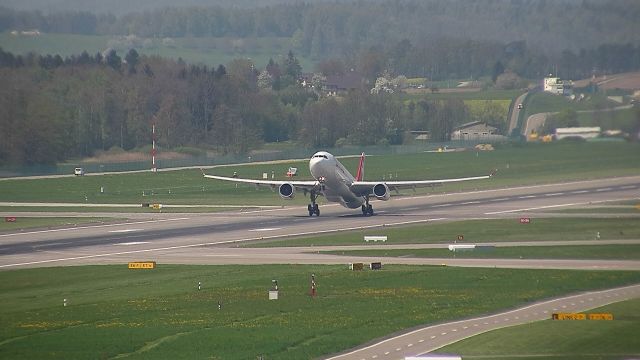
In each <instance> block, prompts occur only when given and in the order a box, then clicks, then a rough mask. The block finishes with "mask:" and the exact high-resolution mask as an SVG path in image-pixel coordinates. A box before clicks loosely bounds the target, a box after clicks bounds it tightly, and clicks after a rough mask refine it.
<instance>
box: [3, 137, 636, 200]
mask: <svg viewBox="0 0 640 360" xmlns="http://www.w3.org/2000/svg"><path fill="white" fill-rule="evenodd" d="M638 154H640V144H637V143H554V144H531V145H526V146H522V147H518V146H509V145H505V146H503V147H502V148H499V149H498V150H496V151H490V152H475V151H466V152H454V153H420V154H410V155H383V156H375V157H369V158H368V159H367V167H366V169H367V175H366V177H367V180H376V179H379V180H382V179H383V178H386V179H389V175H392V178H393V179H396V178H399V179H403V180H411V179H438V178H448V177H462V176H472V175H481V174H487V173H488V172H489V171H490V170H491V169H498V174H497V175H496V176H495V177H494V178H492V179H490V180H482V181H475V182H466V183H459V184H452V185H446V186H442V187H437V188H435V189H434V190H431V189H421V190H418V193H429V192H443V191H461V190H470V189H483V188H496V187H502V186H514V185H528V184H539V183H549V182H555V181H563V180H584V179H593V178H600V177H604V176H616V175H635V174H637V169H638V168H640V156H638ZM341 161H342V163H343V164H344V165H345V166H346V167H347V168H348V169H352V170H353V169H355V168H356V167H357V161H358V159H357V158H346V159H343V160H341ZM289 166H296V167H298V168H299V169H300V173H301V176H300V177H299V178H298V179H300V180H301V179H308V178H309V175H308V169H307V166H308V165H307V161H306V160H302V161H291V162H289V161H283V162H281V163H277V164H261V165H258V164H251V165H239V166H230V167H221V168H216V169H211V170H208V171H207V172H208V173H213V174H218V175H231V174H232V173H233V172H234V171H238V174H239V175H240V176H242V177H249V178H255V179H258V178H261V177H262V173H264V172H266V173H269V174H270V173H271V172H272V171H274V172H275V174H276V179H280V180H284V179H286V177H285V176H284V174H285V172H286V171H287V169H288V168H289ZM101 186H102V187H104V193H100V187H101ZM143 193H144V195H143ZM0 199H2V201H19V202H35V201H38V202H49V201H50V202H77V203H85V202H88V203H133V204H136V203H144V202H146V203H154V202H161V203H165V204H172V203H173V204H185V203H186V204H219V205H232V204H243V205H244V204H253V205H291V204H305V203H307V202H308V199H306V198H305V197H303V196H302V195H301V194H300V196H298V197H297V198H296V199H295V200H293V201H292V202H290V201H285V200H281V199H280V198H279V197H278V196H277V194H274V193H273V192H272V191H270V190H268V189H259V190H256V188H255V187H253V186H248V185H238V186H237V187H236V185H235V184H230V183H225V182H220V181H215V180H210V179H204V178H203V177H202V175H201V173H200V171H199V170H196V169H192V170H178V171H166V172H159V173H157V174H153V173H135V174H110V175H102V176H84V177H68V178H57V179H38V180H27V179H20V180H6V181H0ZM321 201H322V200H321Z"/></svg>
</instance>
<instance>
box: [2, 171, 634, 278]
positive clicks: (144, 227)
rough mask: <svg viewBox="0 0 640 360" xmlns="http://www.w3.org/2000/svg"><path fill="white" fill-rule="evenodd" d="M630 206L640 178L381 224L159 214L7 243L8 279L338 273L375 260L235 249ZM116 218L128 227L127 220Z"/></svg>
mask: <svg viewBox="0 0 640 360" xmlns="http://www.w3.org/2000/svg"><path fill="white" fill-rule="evenodd" d="M625 199H640V176H636V177H625V178H614V179H602V180H594V181H580V182H571V183H562V184H551V185H538V186H526V187H516V188H509V189H498V190H483V191H473V192H465V193H453V194H442V195H426V196H417V197H403V198H393V199H392V200H390V201H388V202H382V201H378V202H375V203H374V207H375V209H376V213H377V215H376V216H372V217H363V216H362V215H361V214H360V212H359V211H353V210H349V209H345V208H342V207H341V206H339V205H335V204H331V205H324V206H322V207H321V209H322V216H320V217H311V218H310V217H308V216H306V214H305V213H306V208H305V207H299V206H295V207H286V208H281V209H271V210H262V211H248V212H225V213H214V214H154V215H153V218H149V219H138V220H135V221H130V222H127V223H122V224H107V225H99V226H78V227H74V228H68V229H52V230H36V231H26V232H22V233H11V234H0V269H13V268H21V267H33V266H56V265H77V264H96V263H99V264H105V263H126V262H128V261H134V260H140V259H150V260H155V261H157V262H159V263H190V264H260V263H329V264H335V263H348V262H354V261H371V258H355V257H339V256H330V255H314V254H308V253H297V254H292V253H287V252H285V251H284V250H282V249H279V250H282V254H278V253H274V251H273V249H272V250H270V252H268V253H267V252H265V250H257V249H241V248H236V247H234V246H235V245H236V244H237V243H241V242H249V241H263V240H268V239H274V238H282V237H285V238H286V237H292V236H300V235H315V234H319V233H328V232H337V231H345V230H351V229H364V228H381V229H382V228H384V227H386V226H395V225H402V224H412V223H425V222H427V223H428V222H441V221H454V220H460V219H491V218H517V217H520V216H532V214H533V215H536V214H537V213H539V212H541V211H545V210H549V209H560V208H563V207H570V206H573V207H575V206H580V205H581V204H594V203H599V202H604V201H609V200H625ZM76 215H77V214H76ZM93 215H96V216H108V215H114V214H108V213H104V214H93ZM0 216H4V214H0ZM115 216H118V217H122V216H123V214H121V213H120V214H117V215H115ZM545 216H547V215H545ZM553 216H563V215H562V214H554V215H553ZM564 216H567V215H564ZM285 253H286V254H285ZM376 260H379V259H376ZM437 261H439V262H442V261H441V260H434V259H407V258H401V259H393V260H391V259H389V260H385V262H386V263H407V264H433V263H436V262H437ZM449 264H450V265H455V266H492V267H494V266H505V267H529V266H532V267H549V268H589V269H593V268H602V269H624V268H626V269H638V268H639V267H640V266H639V264H638V262H637V261H626V262H621V261H593V260H590V261H576V260H574V261H569V260H565V261H552V260H549V261H547V262H543V261H535V262H531V263H528V261H524V260H520V261H515V260H490V261H487V260H477V259H468V260H463V259H456V260H455V261H453V260H450V263H449Z"/></svg>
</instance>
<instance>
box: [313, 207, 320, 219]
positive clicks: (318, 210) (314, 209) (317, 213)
mask: <svg viewBox="0 0 640 360" xmlns="http://www.w3.org/2000/svg"><path fill="white" fill-rule="evenodd" d="M313 212H314V213H315V214H316V216H320V208H319V207H318V204H313Z"/></svg>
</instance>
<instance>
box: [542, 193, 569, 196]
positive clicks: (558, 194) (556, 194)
mask: <svg viewBox="0 0 640 360" xmlns="http://www.w3.org/2000/svg"><path fill="white" fill-rule="evenodd" d="M560 195H564V193H562V192H559V193H553V194H544V196H560Z"/></svg>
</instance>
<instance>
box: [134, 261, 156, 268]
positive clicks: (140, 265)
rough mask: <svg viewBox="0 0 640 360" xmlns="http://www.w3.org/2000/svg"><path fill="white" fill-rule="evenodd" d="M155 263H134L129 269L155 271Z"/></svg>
mask: <svg viewBox="0 0 640 360" xmlns="http://www.w3.org/2000/svg"><path fill="white" fill-rule="evenodd" d="M155 268H156V262H155V261H134V262H130V263H129V269H155Z"/></svg>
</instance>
